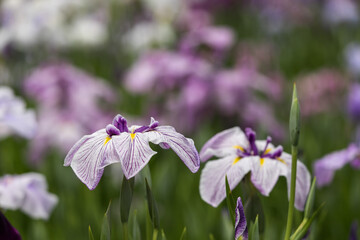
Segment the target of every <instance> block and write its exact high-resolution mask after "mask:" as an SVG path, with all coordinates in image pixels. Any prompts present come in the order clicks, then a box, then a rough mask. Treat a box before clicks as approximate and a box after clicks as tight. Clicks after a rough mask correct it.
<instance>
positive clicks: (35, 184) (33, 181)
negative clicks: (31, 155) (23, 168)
mask: <svg viewBox="0 0 360 240" xmlns="http://www.w3.org/2000/svg"><path fill="white" fill-rule="evenodd" d="M22 177H23V181H24V182H26V188H25V189H24V190H25V199H26V201H23V204H22V206H21V209H22V210H23V211H24V212H25V213H27V214H28V215H29V216H31V217H32V218H35V219H45V220H46V219H48V218H49V216H50V213H51V212H52V210H53V208H54V207H55V205H56V204H57V202H58V198H57V196H56V195H54V194H51V193H48V192H47V184H46V180H45V178H44V176H42V175H40V174H37V173H28V174H23V175H22Z"/></svg>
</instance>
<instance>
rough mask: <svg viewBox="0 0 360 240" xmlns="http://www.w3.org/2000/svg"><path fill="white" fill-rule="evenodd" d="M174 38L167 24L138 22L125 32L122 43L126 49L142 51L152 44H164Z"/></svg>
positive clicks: (149, 47) (152, 45)
mask: <svg viewBox="0 0 360 240" xmlns="http://www.w3.org/2000/svg"><path fill="white" fill-rule="evenodd" d="M174 39H175V33H174V31H173V29H172V28H171V26H170V25H169V24H167V23H160V22H140V23H138V24H137V25H135V26H134V27H133V28H132V29H131V30H130V31H129V32H127V33H126V34H125V36H124V39H123V44H124V46H125V47H126V48H127V49H131V50H132V51H135V52H142V51H145V50H148V49H151V48H152V47H154V46H160V47H161V46H166V45H168V44H170V43H171V42H173V41H174Z"/></svg>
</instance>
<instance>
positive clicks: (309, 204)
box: [304, 177, 316, 219]
mask: <svg viewBox="0 0 360 240" xmlns="http://www.w3.org/2000/svg"><path fill="white" fill-rule="evenodd" d="M315 184H316V177H314V179H313V182H312V184H311V188H310V191H309V195H308V198H307V200H306V205H305V213H304V218H305V219H307V218H309V217H310V215H311V213H312V210H313V206H314V199H315Z"/></svg>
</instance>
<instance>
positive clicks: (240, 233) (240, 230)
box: [235, 197, 248, 240]
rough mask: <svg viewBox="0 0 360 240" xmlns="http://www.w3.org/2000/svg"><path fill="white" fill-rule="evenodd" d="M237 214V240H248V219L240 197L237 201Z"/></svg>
mask: <svg viewBox="0 0 360 240" xmlns="http://www.w3.org/2000/svg"><path fill="white" fill-rule="evenodd" d="M235 214H236V216H235V240H238V239H239V238H240V237H242V238H241V240H247V239H248V230H247V227H246V217H245V212H244V207H243V204H242V202H241V198H240V197H238V199H237V201H236V208H235Z"/></svg>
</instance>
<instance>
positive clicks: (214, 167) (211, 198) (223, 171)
mask: <svg viewBox="0 0 360 240" xmlns="http://www.w3.org/2000/svg"><path fill="white" fill-rule="evenodd" d="M251 160H252V159H251V157H246V158H242V159H239V158H238V157H237V156H236V155H232V156H228V157H225V158H222V159H219V160H214V161H210V162H208V163H207V164H206V165H205V167H204V169H203V170H202V172H201V176H200V196H201V198H202V199H203V200H204V201H205V202H207V203H208V204H210V205H211V206H213V207H217V206H218V205H219V204H220V203H221V202H222V201H223V200H224V199H225V198H226V187H225V176H227V178H228V182H229V186H230V189H231V190H232V189H234V188H235V187H236V186H237V185H238V183H239V182H240V181H241V179H242V178H243V177H244V176H245V175H246V174H247V173H248V172H249V171H250V168H251Z"/></svg>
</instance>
